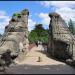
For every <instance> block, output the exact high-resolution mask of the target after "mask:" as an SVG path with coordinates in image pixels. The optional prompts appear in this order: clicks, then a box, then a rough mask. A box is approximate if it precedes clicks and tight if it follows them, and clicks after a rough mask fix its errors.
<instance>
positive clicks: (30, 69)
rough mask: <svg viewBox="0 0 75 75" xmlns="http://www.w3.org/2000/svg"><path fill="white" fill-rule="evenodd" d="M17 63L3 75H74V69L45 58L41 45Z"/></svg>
mask: <svg viewBox="0 0 75 75" xmlns="http://www.w3.org/2000/svg"><path fill="white" fill-rule="evenodd" d="M39 58H40V62H38V61H39ZM17 63H18V66H14V67H11V68H9V69H8V70H7V71H6V73H5V74H75V69H74V68H72V67H70V66H68V65H66V64H65V63H63V62H59V61H56V60H54V59H51V58H49V57H47V56H46V51H45V50H44V48H43V47H42V45H39V46H38V47H33V48H32V50H31V51H30V52H29V53H28V54H27V55H26V57H25V60H24V61H23V62H21V61H20V62H17Z"/></svg>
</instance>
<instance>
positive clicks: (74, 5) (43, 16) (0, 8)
mask: <svg viewBox="0 0 75 75" xmlns="http://www.w3.org/2000/svg"><path fill="white" fill-rule="evenodd" d="M23 9H28V10H29V18H28V30H29V31H31V30H32V29H34V27H35V24H39V23H40V24H43V27H44V28H45V29H48V27H49V23H50V18H49V16H48V14H49V13H51V12H56V13H58V14H60V15H61V17H62V18H63V19H64V20H65V22H68V21H69V20H70V19H72V20H73V21H75V1H0V33H1V34H3V33H4V28H5V26H6V25H8V24H9V21H10V19H11V17H12V15H13V13H16V12H21V11H22V10H23Z"/></svg>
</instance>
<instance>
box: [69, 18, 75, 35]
mask: <svg viewBox="0 0 75 75" xmlns="http://www.w3.org/2000/svg"><path fill="white" fill-rule="evenodd" d="M68 25H69V30H70V31H71V33H72V34H73V35H74V34H75V28H74V23H73V21H72V20H71V19H70V21H69V22H68Z"/></svg>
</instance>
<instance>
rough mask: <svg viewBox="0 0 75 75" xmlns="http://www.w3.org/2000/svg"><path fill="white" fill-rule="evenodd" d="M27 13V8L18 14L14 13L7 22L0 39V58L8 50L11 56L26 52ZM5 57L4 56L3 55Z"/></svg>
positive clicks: (27, 43) (20, 55)
mask: <svg viewBox="0 0 75 75" xmlns="http://www.w3.org/2000/svg"><path fill="white" fill-rule="evenodd" d="M28 15H29V11H28V10H27V9H25V10H23V11H22V12H21V13H20V14H14V15H13V16H12V19H11V20H10V22H9V24H8V25H7V26H6V27H5V32H4V34H3V37H2V38H1V41H0V60H2V59H1V56H2V55H3V54H4V53H6V52H7V51H8V50H9V51H11V57H12V58H13V57H18V58H19V57H20V59H21V58H22V59H23V57H22V55H25V54H26V53H27V52H28V45H29V42H28ZM5 57H6V56H5Z"/></svg>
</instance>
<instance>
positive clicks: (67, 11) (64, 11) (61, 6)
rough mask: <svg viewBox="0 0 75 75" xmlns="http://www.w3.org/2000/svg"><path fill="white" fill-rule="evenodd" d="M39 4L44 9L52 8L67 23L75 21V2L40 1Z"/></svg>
mask: <svg viewBox="0 0 75 75" xmlns="http://www.w3.org/2000/svg"><path fill="white" fill-rule="evenodd" d="M41 4H42V5H43V6H45V7H50V6H53V7H54V8H55V10H54V11H55V12H57V13H58V14H60V15H61V17H62V18H63V19H64V20H65V21H66V22H68V20H69V19H72V20H73V21H75V9H74V8H72V7H75V1H41Z"/></svg>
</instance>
